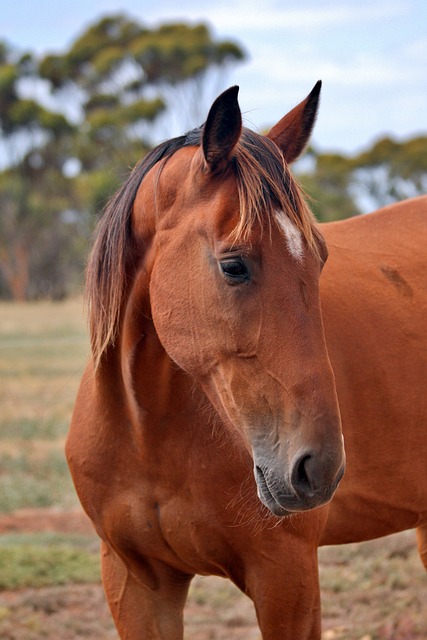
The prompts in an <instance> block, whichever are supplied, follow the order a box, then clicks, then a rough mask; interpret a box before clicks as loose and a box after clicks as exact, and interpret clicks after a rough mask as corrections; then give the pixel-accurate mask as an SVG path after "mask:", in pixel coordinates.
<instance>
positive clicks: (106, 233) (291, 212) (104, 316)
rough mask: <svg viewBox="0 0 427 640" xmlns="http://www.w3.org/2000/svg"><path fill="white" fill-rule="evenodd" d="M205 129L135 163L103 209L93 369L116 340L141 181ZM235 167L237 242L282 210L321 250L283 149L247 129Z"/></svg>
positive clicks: (92, 289)
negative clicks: (238, 215) (132, 216)
mask: <svg viewBox="0 0 427 640" xmlns="http://www.w3.org/2000/svg"><path fill="white" fill-rule="evenodd" d="M202 133H203V127H200V128H197V129H193V130H192V131H190V132H188V133H187V134H186V135H183V136H179V137H177V138H173V139H171V140H168V141H166V142H163V143H161V144H159V145H158V146H157V147H155V148H154V149H153V150H152V151H150V152H149V153H148V154H147V155H146V156H145V158H144V159H143V160H142V161H141V162H139V163H138V164H137V165H136V167H135V168H134V169H133V171H132V172H131V174H130V175H129V177H128V179H127V180H126V181H125V182H124V184H123V185H122V187H121V188H120V189H119V190H118V191H117V193H116V194H115V195H114V196H113V197H112V198H111V200H110V201H109V203H108V204H107V206H106V208H105V210H104V212H103V215H102V217H101V219H100V222H99V224H98V227H97V230H96V239H95V242H94V245H93V249H92V252H91V254H90V257H89V261H88V266H87V270H86V289H85V300H86V304H87V308H88V316H89V329H90V340H91V348H92V355H93V359H94V363H95V368H97V367H98V365H99V363H100V361H101V358H102V355H103V354H104V353H105V352H106V350H107V348H108V346H109V345H113V344H114V342H115V339H116V337H117V333H118V329H119V325H120V314H121V309H122V305H123V301H124V298H125V294H126V291H127V284H128V277H129V271H130V266H131V264H132V261H133V260H135V258H134V253H135V245H134V240H133V234H132V228H131V214H132V209H133V204H134V201H135V198H136V194H137V191H138V189H139V187H140V185H141V182H142V180H143V179H144V177H145V175H146V174H147V173H148V172H149V171H150V169H152V168H153V167H154V166H155V165H156V164H157V163H160V162H161V161H163V162H167V160H168V159H169V158H170V157H171V156H172V155H173V154H174V153H175V152H176V151H178V150H179V149H182V148H184V147H188V146H200V144H201V140H202ZM232 168H233V171H234V174H235V176H236V182H237V189H238V194H239V203H240V217H239V222H238V224H237V226H236V228H235V229H234V231H233V234H232V236H233V239H234V240H237V239H239V238H243V239H244V238H247V236H248V235H249V233H250V231H251V229H252V228H253V226H254V224H255V223H256V222H257V221H258V222H260V223H262V221H265V219H266V216H268V220H269V223H270V224H271V223H276V224H277V223H278V216H277V212H278V211H282V212H283V213H284V214H285V215H287V216H288V217H289V219H290V220H291V221H292V222H293V223H294V224H295V226H296V227H297V228H298V229H299V230H300V232H301V233H302V235H303V237H304V238H305V240H306V242H307V245H308V247H309V248H310V249H311V250H312V251H314V252H315V253H317V252H318V249H317V238H318V235H319V232H318V231H317V229H316V224H315V220H314V216H313V214H312V213H311V210H310V209H309V207H308V205H307V203H306V201H305V199H304V195H303V193H302V191H301V189H300V187H299V186H298V184H297V182H296V181H295V179H294V177H293V176H292V174H291V172H290V170H289V168H288V165H287V164H286V162H285V161H284V158H283V155H282V153H281V151H280V150H279V148H278V147H277V146H276V145H275V144H274V143H273V142H272V141H271V140H269V139H268V138H266V137H264V136H261V135H259V134H257V133H255V132H253V131H250V130H249V129H243V131H242V135H241V137H240V140H239V142H238V144H237V145H236V147H235V149H234V150H233V158H232Z"/></svg>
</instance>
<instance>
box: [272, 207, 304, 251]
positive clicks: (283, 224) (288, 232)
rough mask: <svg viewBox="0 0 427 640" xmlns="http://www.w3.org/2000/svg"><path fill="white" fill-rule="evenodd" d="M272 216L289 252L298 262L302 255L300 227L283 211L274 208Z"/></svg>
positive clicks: (302, 244)
mask: <svg viewBox="0 0 427 640" xmlns="http://www.w3.org/2000/svg"><path fill="white" fill-rule="evenodd" d="M274 216H275V218H276V221H277V223H278V225H279V228H280V230H281V232H282V233H283V235H284V237H285V240H286V245H287V247H288V251H289V253H290V254H291V256H292V257H293V258H295V260H297V261H298V262H300V261H301V260H302V258H303V255H304V242H303V237H302V233H301V231H300V229H298V227H297V226H296V224H295V223H294V222H292V220H291V219H290V218H289V216H288V215H287V214H286V213H285V212H284V211H281V210H276V211H275V212H274Z"/></svg>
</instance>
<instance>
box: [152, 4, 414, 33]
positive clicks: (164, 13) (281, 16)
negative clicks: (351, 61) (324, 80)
mask: <svg viewBox="0 0 427 640" xmlns="http://www.w3.org/2000/svg"><path fill="white" fill-rule="evenodd" d="M296 4H297V3H296ZM260 7H262V8H261V9H260ZM407 12H408V6H407V3H405V2H403V1H402V0H395V1H394V2H393V1H391V2H388V3H384V2H369V3H366V4H364V3H363V1H362V2H358V3H356V2H351V3H348V4H347V3H345V2H340V3H338V2H332V3H329V4H326V3H319V2H318V3H316V4H315V5H313V6H311V7H298V6H297V7H295V8H284V7H283V5H282V3H281V2H279V1H278V0H265V1H264V2H263V3H262V5H261V3H260V2H259V0H234V1H233V0H232V1H231V2H230V1H228V2H225V1H222V2H217V3H216V4H212V3H209V5H208V6H207V5H205V4H204V3H198V4H197V7H196V6H195V4H194V3H193V2H183V3H181V5H180V8H179V9H177V8H176V4H174V6H173V8H172V7H171V6H170V7H169V8H163V9H161V8H158V7H156V10H155V11H154V10H153V11H152V12H148V13H146V14H145V16H146V19H155V20H156V21H158V20H172V19H174V18H175V17H179V16H182V17H185V18H186V19H190V20H208V21H209V22H210V23H212V24H213V25H214V26H215V27H216V28H217V29H220V30H221V31H227V32H233V33H241V32H244V31H247V30H257V31H259V30H260V29H263V30H269V29H274V30H278V29H281V30H283V29H300V30H312V29H320V28H324V27H336V26H339V25H349V24H361V23H364V22H367V21H369V22H372V21H380V20H384V19H390V18H396V17H399V16H403V15H406V14H407Z"/></svg>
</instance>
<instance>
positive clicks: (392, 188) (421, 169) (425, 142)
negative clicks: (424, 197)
mask: <svg viewBox="0 0 427 640" xmlns="http://www.w3.org/2000/svg"><path fill="white" fill-rule="evenodd" d="M351 190H352V193H353V197H354V198H355V199H359V200H360V201H361V202H363V203H365V207H367V208H371V209H376V208H378V207H383V206H385V205H387V204H390V203H391V202H395V201H396V200H404V199H405V198H412V197H414V196H418V195H421V194H424V193H427V137H422V136H420V137H416V138H412V139H410V140H407V141H405V142H400V143H399V142H396V141H395V140H393V139H392V138H382V139H380V140H378V141H377V142H376V143H375V144H374V145H373V146H372V147H371V148H370V149H368V150H367V151H365V152H363V153H361V154H360V155H358V156H356V157H355V158H353V160H352V185H351Z"/></svg>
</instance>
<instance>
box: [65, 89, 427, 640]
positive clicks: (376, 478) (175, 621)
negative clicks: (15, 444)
mask: <svg viewBox="0 0 427 640" xmlns="http://www.w3.org/2000/svg"><path fill="white" fill-rule="evenodd" d="M320 88H321V83H320V81H319V82H318V83H317V84H316V85H315V87H314V89H313V90H312V91H311V93H310V94H309V95H308V96H307V98H306V99H305V100H303V101H302V102H301V103H300V104H298V105H297V106H296V107H295V108H293V109H292V110H291V111H290V112H289V113H288V114H287V115H286V116H285V117H284V118H282V119H281V120H280V121H279V122H278V123H277V124H276V125H275V126H273V128H272V129H271V130H270V132H269V133H268V134H267V135H266V136H263V135H260V134H258V133H256V132H253V131H251V130H249V129H247V128H245V127H243V126H242V117H241V111H240V108H239V104H238V88H237V87H231V88H230V89H228V90H227V91H225V92H224V93H222V94H221V95H220V96H219V97H218V98H217V99H216V100H215V102H214V103H213V104H212V106H211V108H210V110H209V113H208V116H207V120H206V122H205V124H204V125H203V126H202V127H200V128H198V129H195V130H193V131H190V132H189V133H188V134H186V135H184V136H180V137H178V138H174V139H172V140H169V141H167V142H164V143H161V144H160V145H158V146H157V147H156V148H155V149H153V150H152V151H151V152H150V153H149V154H148V155H147V156H146V157H145V158H144V159H143V160H142V161H141V162H140V164H139V165H137V166H136V168H135V169H134V170H133V172H132V173H131V175H130V177H129V178H128V180H127V181H126V182H125V183H124V185H123V186H122V188H121V189H120V190H119V191H118V193H117V194H116V195H115V196H114V197H113V199H112V200H111V202H110V203H109V205H108V206H107V208H106V210H105V212H104V215H103V216H102V217H101V220H100V222H99V226H98V231H97V236H96V240H95V243H94V246H93V250H92V253H91V257H90V259H89V263H88V268H87V285H86V286H87V289H86V291H87V303H88V313H89V323H90V334H91V346H92V352H91V357H90V360H89V363H88V365H87V368H86V370H85V373H84V375H83V378H82V382H81V385H80V389H79V392H78V395H77V399H76V403H75V408H74V412H73V417H72V422H71V427H70V431H69V434H68V438H67V443H66V455H67V460H68V464H69V467H70V470H71V474H72V477H73V480H74V484H75V487H76V491H77V494H78V496H79V499H80V501H81V503H82V505H83V508H84V510H85V511H86V513H87V514H88V516H89V517H90V519H91V520H92V522H93V524H94V527H95V529H96V532H97V534H98V535H99V537H100V539H101V566H102V580H103V585H104V589H105V593H106V597H107V600H108V603H109V606H110V609H111V613H112V616H113V618H114V622H115V625H116V627H117V630H118V633H119V635H120V637H121V638H127V639H130V640H136V639H140V638H147V639H150V640H151V639H162V640H179V639H182V638H183V610H184V606H185V601H186V598H187V594H188V589H189V585H190V583H191V580H192V578H193V576H194V575H195V574H200V575H210V574H213V575H217V576H222V577H225V578H228V579H230V580H231V581H233V582H234V583H235V584H236V585H237V586H238V587H239V588H240V589H241V590H242V591H243V592H244V593H245V594H247V595H248V596H249V597H250V598H251V599H252V601H253V603H254V606H255V610H256V614H257V620H258V624H259V628H260V631H261V634H262V637H263V638H264V640H279V639H280V640H283V639H289V640H290V639H292V640H295V639H296V638H297V639H298V640H318V639H319V638H320V635H321V610H320V588H319V579H318V561H317V548H318V546H319V545H330V544H341V543H346V542H356V541H362V540H367V539H371V538H375V537H381V536H385V535H388V534H391V533H394V532H397V531H401V530H404V529H410V528H416V529H417V538H418V545H419V551H420V554H421V557H422V560H423V562H424V565H425V566H426V568H427V467H426V462H425V460H426V457H427V438H426V437H425V435H426V433H425V429H426V424H427V394H426V393H425V388H424V382H425V380H426V379H427V335H426V325H425V319H426V317H427V313H426V312H427V261H426V246H427V198H425V197H420V198H418V199H413V200H409V201H407V202H402V203H399V204H395V205H391V206H389V207H386V208H385V209H383V210H380V211H378V212H376V213H372V214H369V215H366V216H360V217H357V218H354V219H350V220H348V221H341V222H337V223H328V224H323V225H319V224H318V223H316V221H315V219H314V217H313V215H312V213H311V211H310V208H309V206H308V204H307V199H306V198H305V196H304V195H303V192H302V190H301V188H300V187H299V185H298V184H297V182H296V180H295V178H294V177H293V176H292V174H291V172H290V168H289V167H290V165H291V163H292V162H293V161H294V160H295V159H296V158H297V157H298V156H299V155H300V154H301V152H302V151H303V149H304V147H305V146H306V144H307V141H308V139H309V137H310V134H311V131H312V128H313V125H314V122H315V119H316V114H317V110H318V103H319V95H320ZM344 442H345V445H344ZM345 468H346V471H345V473H344V470H345Z"/></svg>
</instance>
